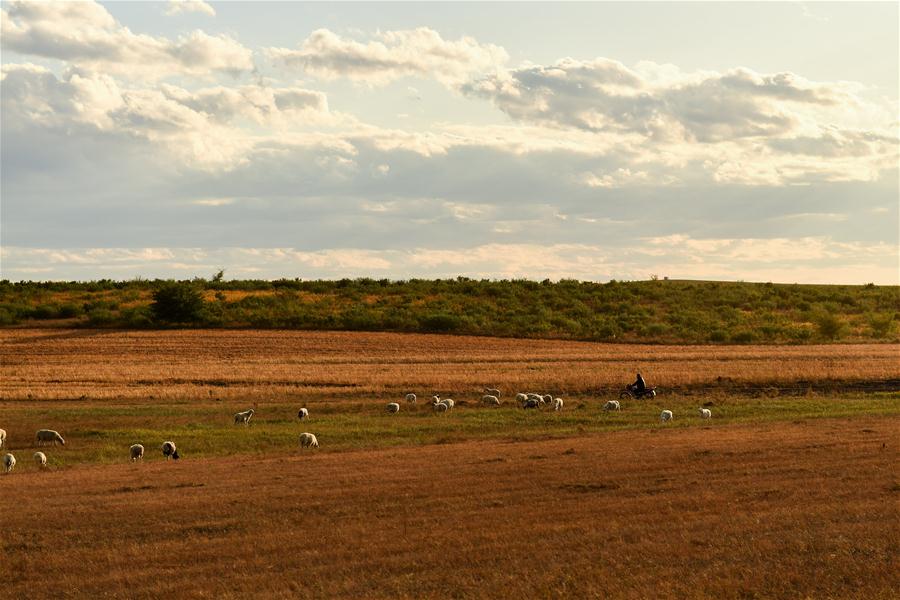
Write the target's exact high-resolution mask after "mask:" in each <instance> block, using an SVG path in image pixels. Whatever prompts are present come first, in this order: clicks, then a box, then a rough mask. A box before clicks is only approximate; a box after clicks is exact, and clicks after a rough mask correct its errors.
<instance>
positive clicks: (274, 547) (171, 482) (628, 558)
mask: <svg viewBox="0 0 900 600" xmlns="http://www.w3.org/2000/svg"><path fill="white" fill-rule="evenodd" d="M898 431H900V419H898V418H896V417H884V418H861V419H854V420H831V419H821V420H814V421H806V422H799V423H776V424H766V425H753V426H737V425H735V426H729V427H713V428H690V429H682V430H665V429H663V428H661V429H656V430H648V431H642V432H619V433H611V434H602V435H594V436H589V437H581V438H575V439H566V440H552V441H546V442H530V443H504V442H479V443H470V444H445V445H433V446H426V447H419V448H406V449H396V450H381V451H368V452H346V453H336V454H313V453H307V454H303V455H301V453H300V451H299V450H298V451H297V452H296V453H295V454H294V455H291V456H286V457H280V458H274V457H267V458H249V457H248V458H236V459H227V460H225V459H218V460H193V461H192V460H189V459H187V460H182V461H180V462H179V463H170V464H165V463H160V462H156V463H147V464H138V465H131V464H124V465H115V466H104V467H85V468H79V469H69V470H65V471H60V472H50V473H37V472H23V473H20V474H16V475H15V476H10V477H2V476H0V499H2V505H3V536H2V538H0V540H2V560H0V578H2V580H3V582H4V588H5V593H4V596H5V597H9V598H17V597H34V591H35V590H36V589H40V596H42V597H96V596H97V595H102V596H104V597H123V598H124V597H129V598H135V597H148V598H149V597H161V596H168V597H216V598H222V597H234V598H238V597H248V596H253V597H297V596H302V597H353V598H369V597H409V598H422V597H467V598H468V597H470V598H483V597H493V598H519V597H523V598H524V597H566V598H575V597H627V598H650V597H718V598H722V597H726V598H727V597H807V596H809V597H815V598H828V597H834V598H854V597H855V598H889V597H895V594H896V590H897V589H898V586H900V580H898V575H897V573H898V572H900V570H898V568H897V567H898V566H900V565H898V560H897V556H898V550H900V547H898V528H897V523H898V520H897V519H898V510H897V507H898V498H900V479H898V474H897V470H896V466H897V464H898V447H900V436H898V433H897V432H898Z"/></svg>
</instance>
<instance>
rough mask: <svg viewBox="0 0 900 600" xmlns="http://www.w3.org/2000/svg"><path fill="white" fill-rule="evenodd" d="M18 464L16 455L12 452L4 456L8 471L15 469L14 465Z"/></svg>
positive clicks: (4, 466)
mask: <svg viewBox="0 0 900 600" xmlns="http://www.w3.org/2000/svg"><path fill="white" fill-rule="evenodd" d="M14 466H16V457H15V456H13V455H12V454H7V455H6V456H4V457H3V468H4V469H6V472H7V473H9V472H10V471H12V470H13V467H14Z"/></svg>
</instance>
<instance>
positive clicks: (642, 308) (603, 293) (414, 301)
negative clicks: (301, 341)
mask: <svg viewBox="0 0 900 600" xmlns="http://www.w3.org/2000/svg"><path fill="white" fill-rule="evenodd" d="M166 290H169V291H173V290H174V292H175V297H174V298H170V299H171V300H173V302H174V304H173V303H171V302H170V303H166V304H165V305H163V304H162V303H161V302H162V301H161V300H160V298H159V297H158V296H157V294H160V293H162V292H164V291H166ZM155 300H156V301H155ZM178 304H180V305H181V308H184V309H185V310H178ZM164 306H168V307H169V308H168V309H167V310H163V308H164ZM156 309H159V310H156ZM173 309H174V310H173ZM898 322H900V287H898V286H875V285H871V284H869V285H858V286H849V285H833V286H829V285H778V284H771V283H742V282H741V283H725V282H698V281H667V280H655V281H632V282H616V281H613V282H610V283H606V284H599V283H591V282H579V281H570V280H563V281H559V282H551V281H549V280H548V281H543V282H536V281H520V280H516V281H486V280H485V281H475V280H471V279H466V278H459V279H452V280H436V281H428V280H410V281H388V280H377V281H376V280H373V279H356V280H349V279H345V280H340V281H300V280H280V281H223V280H221V279H216V278H214V279H213V280H203V279H198V280H193V281H184V282H180V283H178V284H175V283H174V282H165V281H143V280H136V281H110V280H104V281H96V282H68V283H67V282H43V283H39V282H18V283H10V282H8V281H2V282H0V326H3V325H7V326H9V325H15V324H20V325H21V324H24V325H30V326H33V325H34V324H36V323H37V324H40V323H46V324H49V325H52V326H60V325H67V326H78V327H117V328H130V329H148V328H160V327H170V326H173V325H176V326H185V325H188V326H191V327H211V328H246V327H252V328H267V329H299V330H329V331H333V330H346V331H395V332H405V333H413V332H419V333H425V332H428V333H440V332H444V333H455V334H468V335H487V336H495V337H498V336H499V337H518V338H523V337H527V338H548V339H573V340H590V341H605V342H646V343H667V344H678V343H690V344H697V343H715V344H729V343H730V344H752V343H795V344H797V343H802V344H810V343H821V342H829V343H830V342H834V341H851V342H871V341H882V342H884V341H888V342H896V341H898V339H900V338H898V334H900V330H898V327H897V323H898Z"/></svg>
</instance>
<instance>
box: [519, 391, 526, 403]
mask: <svg viewBox="0 0 900 600" xmlns="http://www.w3.org/2000/svg"><path fill="white" fill-rule="evenodd" d="M526 400H528V394H523V393H522V392H519V393H518V394H516V402H518V403H519V404H522V403H524V402H525V401H526Z"/></svg>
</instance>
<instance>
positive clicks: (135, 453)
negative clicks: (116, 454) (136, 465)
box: [129, 444, 144, 462]
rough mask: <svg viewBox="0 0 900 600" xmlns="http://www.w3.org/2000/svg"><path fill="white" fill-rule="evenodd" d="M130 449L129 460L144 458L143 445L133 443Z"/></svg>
mask: <svg viewBox="0 0 900 600" xmlns="http://www.w3.org/2000/svg"><path fill="white" fill-rule="evenodd" d="M129 450H130V451H131V462H134V461H136V460H144V447H143V446H141V445H140V444H134V445H133V446H132V447H131V448H130V449H129Z"/></svg>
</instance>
